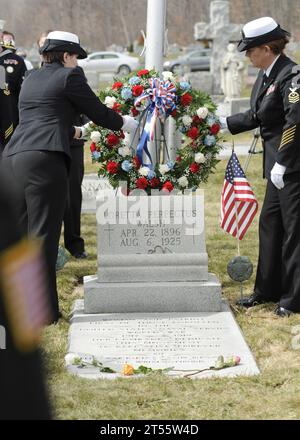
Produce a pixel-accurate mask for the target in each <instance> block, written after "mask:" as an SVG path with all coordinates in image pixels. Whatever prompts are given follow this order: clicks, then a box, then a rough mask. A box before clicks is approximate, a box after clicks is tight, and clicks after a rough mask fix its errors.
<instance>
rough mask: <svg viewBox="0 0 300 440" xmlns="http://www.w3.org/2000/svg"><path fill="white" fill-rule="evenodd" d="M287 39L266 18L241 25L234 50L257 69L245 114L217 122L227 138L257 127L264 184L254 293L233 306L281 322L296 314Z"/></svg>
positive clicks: (299, 252)
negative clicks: (259, 307) (262, 307)
mask: <svg viewBox="0 0 300 440" xmlns="http://www.w3.org/2000/svg"><path fill="white" fill-rule="evenodd" d="M289 36H290V34H289V33H288V32H287V31H285V30H284V29H282V28H281V27H280V25H279V24H278V23H276V21H275V20H273V18H271V17H262V18H259V19H257V20H252V21H250V22H249V23H247V24H245V26H244V27H243V31H242V37H243V38H242V40H241V41H240V42H239V44H238V50H239V51H240V52H242V51H245V52H246V56H247V57H249V59H250V61H251V62H252V64H253V66H255V67H258V68H259V69H260V72H259V74H258V77H257V80H256V82H255V84H254V86H253V89H252V94H251V108H250V110H248V111H246V112H245V113H239V114H236V115H232V116H229V117H228V118H227V119H226V120H225V118H221V123H222V124H223V127H226V126H227V127H228V129H229V131H230V132H231V133H232V134H237V133H242V132H244V131H247V130H253V129H255V128H257V127H260V134H261V138H262V143H263V148H264V160H263V162H264V163H263V165H264V177H265V178H266V179H267V188H266V194H265V199H264V203H263V207H262V211H261V214H260V221H259V259H258V266H257V274H256V280H255V287H254V292H253V294H252V295H250V296H249V297H244V298H243V299H241V300H239V301H238V304H239V305H241V306H244V307H252V306H255V305H256V304H262V303H266V302H276V303H278V306H277V307H276V309H275V310H274V313H275V314H276V315H277V316H281V317H286V316H289V315H291V314H292V313H300V89H299V87H300V82H298V80H297V72H298V69H295V66H296V63H294V62H293V61H292V60H291V59H290V58H288V57H287V56H286V55H285V54H284V49H285V46H286V44H287V43H288V41H289V39H288V37H289Z"/></svg>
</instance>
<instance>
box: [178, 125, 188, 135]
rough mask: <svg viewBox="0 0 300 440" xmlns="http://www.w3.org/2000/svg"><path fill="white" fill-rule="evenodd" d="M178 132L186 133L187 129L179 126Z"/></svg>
mask: <svg viewBox="0 0 300 440" xmlns="http://www.w3.org/2000/svg"><path fill="white" fill-rule="evenodd" d="M179 131H180V132H181V133H186V132H187V131H188V128H187V127H185V126H184V125H181V126H180V127H179Z"/></svg>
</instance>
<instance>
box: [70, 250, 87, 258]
mask: <svg viewBox="0 0 300 440" xmlns="http://www.w3.org/2000/svg"><path fill="white" fill-rule="evenodd" d="M87 256H88V254H87V252H85V251H83V252H76V254H73V257H75V258H78V259H83V258H87Z"/></svg>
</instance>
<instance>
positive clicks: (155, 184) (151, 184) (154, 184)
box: [149, 177, 160, 188]
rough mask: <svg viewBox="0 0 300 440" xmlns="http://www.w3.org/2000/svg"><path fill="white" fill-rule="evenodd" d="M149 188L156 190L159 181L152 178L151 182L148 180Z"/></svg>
mask: <svg viewBox="0 0 300 440" xmlns="http://www.w3.org/2000/svg"><path fill="white" fill-rule="evenodd" d="M149 183H150V186H151V188H158V187H159V184H160V180H159V179H158V178H157V177H152V179H151V180H149Z"/></svg>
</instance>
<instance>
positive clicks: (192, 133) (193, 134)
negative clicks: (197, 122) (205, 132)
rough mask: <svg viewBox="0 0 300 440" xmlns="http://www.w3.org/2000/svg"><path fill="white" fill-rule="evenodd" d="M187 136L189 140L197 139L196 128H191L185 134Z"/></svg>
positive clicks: (197, 132)
mask: <svg viewBox="0 0 300 440" xmlns="http://www.w3.org/2000/svg"><path fill="white" fill-rule="evenodd" d="M187 135H188V137H190V138H191V139H197V137H198V136H199V129H198V128H197V127H192V128H190V129H189V131H188V132H187Z"/></svg>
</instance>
